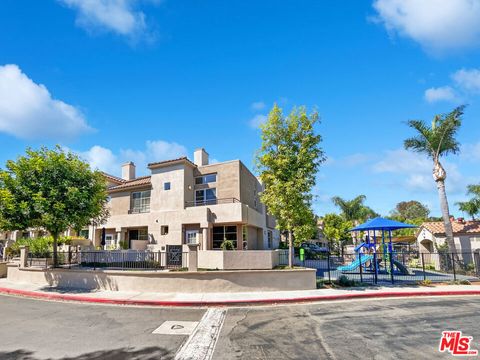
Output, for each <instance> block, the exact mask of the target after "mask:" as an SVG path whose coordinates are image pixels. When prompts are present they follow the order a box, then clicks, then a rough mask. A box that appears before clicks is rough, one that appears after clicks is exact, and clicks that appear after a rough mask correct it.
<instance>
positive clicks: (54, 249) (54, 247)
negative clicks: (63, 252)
mask: <svg viewBox="0 0 480 360" xmlns="http://www.w3.org/2000/svg"><path fill="white" fill-rule="evenodd" d="M52 237H53V267H54V268H56V267H57V266H58V254H57V244H58V234H52Z"/></svg>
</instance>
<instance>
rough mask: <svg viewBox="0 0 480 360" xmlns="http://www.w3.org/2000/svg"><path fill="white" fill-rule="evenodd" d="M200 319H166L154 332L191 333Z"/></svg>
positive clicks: (160, 333) (168, 333) (158, 333)
mask: <svg viewBox="0 0 480 360" xmlns="http://www.w3.org/2000/svg"><path fill="white" fill-rule="evenodd" d="M197 325H198V321H165V322H164V323H163V324H162V325H160V326H159V327H158V328H157V329H155V330H154V331H153V333H152V334H156V335H190V334H191V333H192V332H193V330H195V328H196V327H197Z"/></svg>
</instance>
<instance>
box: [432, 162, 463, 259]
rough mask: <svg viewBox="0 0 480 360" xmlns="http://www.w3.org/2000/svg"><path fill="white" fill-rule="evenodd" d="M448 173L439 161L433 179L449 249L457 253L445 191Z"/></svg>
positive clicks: (456, 257)
mask: <svg viewBox="0 0 480 360" xmlns="http://www.w3.org/2000/svg"><path fill="white" fill-rule="evenodd" d="M446 178H447V173H446V172H445V169H444V168H443V166H442V164H440V162H439V161H436V162H435V166H434V168H433V179H434V180H435V182H436V183H437V189H438V197H439V199H440V210H441V211H442V217H443V225H444V227H445V241H446V242H447V245H448V250H449V252H451V253H455V254H456V253H457V251H456V249H455V241H454V239H453V227H452V222H451V221H450V210H449V208H448V200H447V193H446V191H445V180H446ZM455 260H456V261H457V262H458V254H456V255H455Z"/></svg>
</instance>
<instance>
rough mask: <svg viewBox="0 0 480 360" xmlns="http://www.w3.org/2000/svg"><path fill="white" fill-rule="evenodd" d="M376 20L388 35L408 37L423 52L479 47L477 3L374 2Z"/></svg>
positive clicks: (470, 0) (462, 0)
mask: <svg viewBox="0 0 480 360" xmlns="http://www.w3.org/2000/svg"><path fill="white" fill-rule="evenodd" d="M373 7H374V8H375V10H376V11H377V13H378V16H377V20H378V21H379V22H381V23H383V24H384V26H385V28H386V29H387V30H388V31H389V32H391V33H398V34H399V35H401V36H404V37H409V38H411V39H413V40H414V41H416V42H418V43H420V44H421V45H422V46H423V47H424V48H425V49H426V50H427V51H432V52H444V51H446V50H454V49H464V48H470V47H474V46H477V45H479V44H480V2H479V1H477V0H374V2H373Z"/></svg>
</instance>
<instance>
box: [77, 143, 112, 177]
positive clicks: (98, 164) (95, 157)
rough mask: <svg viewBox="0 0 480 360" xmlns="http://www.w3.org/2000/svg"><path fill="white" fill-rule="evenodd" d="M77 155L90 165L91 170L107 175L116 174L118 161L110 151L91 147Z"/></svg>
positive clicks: (96, 146)
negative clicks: (103, 172)
mask: <svg viewBox="0 0 480 360" xmlns="http://www.w3.org/2000/svg"><path fill="white" fill-rule="evenodd" d="M78 155H79V156H80V157H81V158H82V159H84V160H85V161H86V162H88V163H89V164H90V167H91V168H92V169H98V170H102V171H105V172H107V173H109V174H114V173H118V172H119V170H120V164H119V160H118V158H117V156H116V155H114V154H113V152H112V150H110V149H107V148H104V147H102V146H99V145H95V146H92V147H91V148H90V149H89V150H87V151H83V152H79V153H78Z"/></svg>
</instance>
